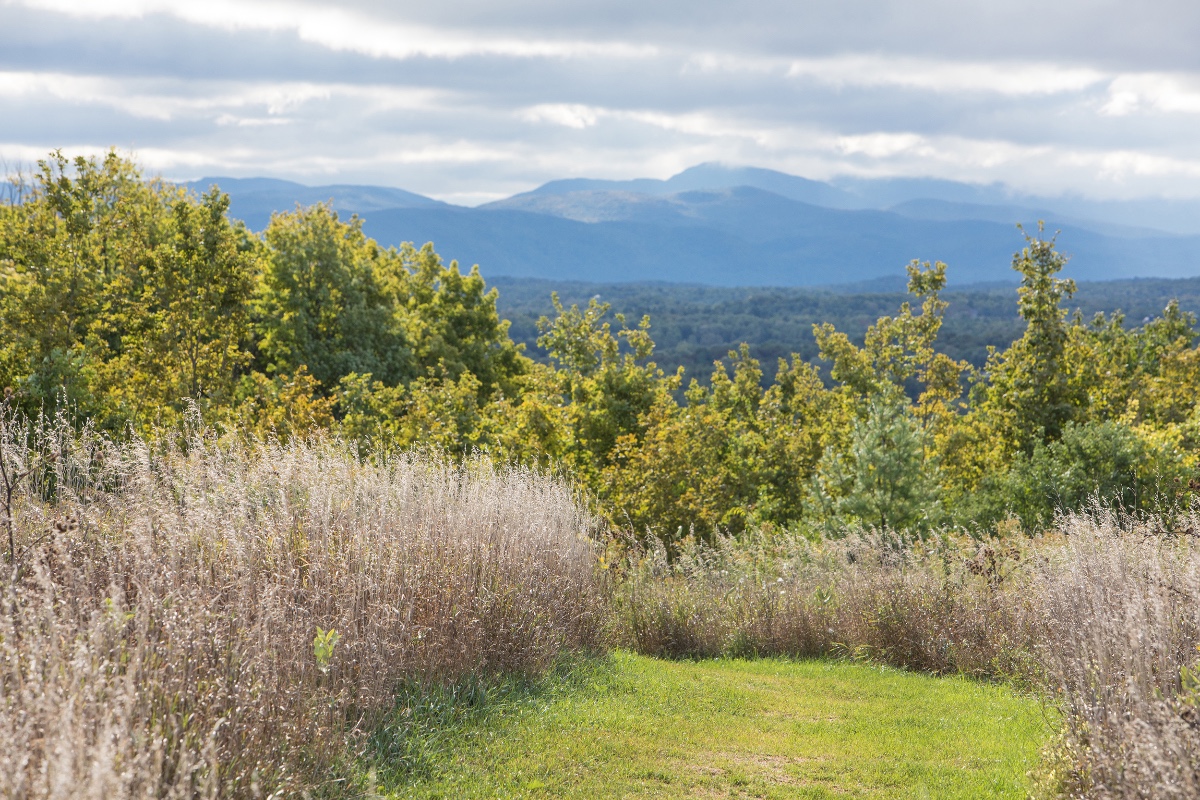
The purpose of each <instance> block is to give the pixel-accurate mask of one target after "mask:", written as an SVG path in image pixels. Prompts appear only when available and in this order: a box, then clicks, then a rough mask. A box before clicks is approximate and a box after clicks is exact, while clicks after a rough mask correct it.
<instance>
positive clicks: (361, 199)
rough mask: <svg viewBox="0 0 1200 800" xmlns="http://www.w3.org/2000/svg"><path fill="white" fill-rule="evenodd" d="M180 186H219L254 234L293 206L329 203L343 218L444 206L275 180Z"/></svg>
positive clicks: (378, 191)
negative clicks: (330, 202)
mask: <svg viewBox="0 0 1200 800" xmlns="http://www.w3.org/2000/svg"><path fill="white" fill-rule="evenodd" d="M182 185H183V186H185V187H187V188H188V189H191V190H193V191H195V192H198V193H202V192H207V191H208V190H209V188H211V187H212V186H213V185H217V186H220V187H221V190H222V191H223V192H226V193H227V194H228V195H229V200H230V207H229V213H230V214H232V215H233V216H234V217H235V218H237V219H240V220H243V221H245V223H246V225H248V226H249V227H250V228H251V229H252V230H256V231H258V230H262V229H263V228H265V227H266V226H267V223H268V222H270V221H271V214H272V213H273V212H276V211H290V210H291V209H293V208H295V207H296V204H297V203H299V204H300V205H302V206H310V205H313V204H315V203H324V202H327V201H329V200H332V201H333V207H334V208H335V209H337V211H338V212H340V213H345V214H347V215H348V214H352V213H357V214H359V215H364V214H367V213H369V212H372V211H379V210H381V209H385V208H419V207H437V206H440V207H447V205H446V204H445V203H442V202H440V201H438V200H434V199H433V198H430V197H425V196H424V195H419V194H414V193H413V192H406V191H404V190H403V189H391V188H387V187H384V186H347V185H341V184H335V185H332V186H305V185H304V184H301V183H293V182H292V181H281V180H277V179H275V178H201V179H200V180H198V181H190V182H188V183H184V184H182Z"/></svg>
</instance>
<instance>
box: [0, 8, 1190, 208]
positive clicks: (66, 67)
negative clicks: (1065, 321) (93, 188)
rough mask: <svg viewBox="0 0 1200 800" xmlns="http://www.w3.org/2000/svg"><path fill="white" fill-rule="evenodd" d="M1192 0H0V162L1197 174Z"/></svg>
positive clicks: (421, 183)
mask: <svg viewBox="0 0 1200 800" xmlns="http://www.w3.org/2000/svg"><path fill="white" fill-rule="evenodd" d="M1198 37H1200V5H1197V4H1195V3H1191V2H1188V3H1184V2H1174V1H1173V0H1162V2H1155V1H1154V0H1147V2H1145V3H1143V4H1142V5H1141V6H1140V7H1139V10H1138V13H1137V14H1136V15H1134V14H1131V13H1130V12H1129V11H1128V10H1127V8H1125V7H1123V5H1122V4H1121V3H1118V2H1116V0H1087V1H1086V2H1085V0H1063V2H1062V3H1056V4H1052V5H1051V6H1047V5H1046V4H1044V3H1035V2H1034V0H1011V2H1007V3H1003V4H1000V3H993V2H983V0H978V2H967V1H964V0H953V1H952V0H927V2H923V3H918V4H914V3H902V2H900V0H812V1H811V2H805V3H799V4H798V3H795V2H791V1H790V0H754V1H753V2H749V3H743V4H739V5H738V6H736V7H734V6H733V5H732V4H729V3H725V2H717V0H691V2H688V3H683V2H682V1H681V0H663V2H661V3H655V4H647V3H644V2H633V0H611V2H607V3H604V4H596V3H584V2H573V1H571V0H511V2H505V3H495V2H494V0H443V1H442V2H439V3H437V4H433V3H413V4H397V3H394V2H387V1H386V0H346V2H342V3H338V4H334V3H332V2H328V0H311V2H283V0H209V2H205V3H196V2H170V1H169V0H89V1H88V2H86V3H85V2H77V0H0V117H2V118H3V119H4V120H5V126H4V130H3V132H2V133H0V136H3V138H4V139H5V140H6V142H5V143H0V157H4V158H7V159H9V160H14V159H23V160H26V161H27V160H29V159H30V158H31V157H32V156H43V155H44V154H45V153H46V152H48V151H49V150H51V149H53V148H56V147H64V148H67V149H71V150H73V151H80V152H87V153H96V152H103V150H104V149H106V148H107V147H108V146H110V145H118V146H122V147H125V148H128V149H131V150H133V151H134V152H135V153H136V154H137V156H138V157H139V158H141V159H143V161H144V162H145V163H146V164H147V165H148V166H150V167H151V168H152V169H154V170H160V171H162V172H164V173H165V174H167V175H168V176H171V177H178V178H194V177H200V174H201V173H202V172H203V173H208V174H229V175H241V176H246V175H275V176H278V177H285V178H292V179H298V180H301V181H305V182H314V181H315V182H329V181H356V182H368V183H386V184H391V185H397V186H402V187H404V188H407V189H410V190H413V191H418V192H422V193H424V194H429V195H432V196H436V197H440V198H443V199H448V200H452V201H455V200H457V201H464V202H477V201H481V200H485V199H493V198H495V197H497V196H503V195H505V194H509V193H512V192H516V191H521V190H526V189H529V188H532V187H533V186H535V185H537V184H539V183H541V182H544V181H546V180H550V179H553V178H559V177H566V176H595V177H610V178H629V177H637V176H647V177H660V178H661V177H667V176H669V175H670V174H672V173H673V172H677V171H678V170H680V169H683V168H685V167H688V166H691V165H692V164H695V163H698V162H700V161H725V162H729V163H743V164H753V165H757V166H764V167H770V168H776V169H781V170H784V171H791V172H795V173H799V174H805V175H808V176H810V177H817V178H825V177H830V176H833V175H837V174H845V173H850V174H860V175H897V176H900V175H910V176H934V177H940V178H949V179H958V180H968V181H988V182H990V181H996V180H999V181H1004V182H1007V183H1010V184H1012V185H1013V186H1016V187H1018V188H1025V189H1037V190H1039V191H1053V192H1059V191H1073V192H1077V193H1081V194H1088V195H1094V196H1117V195H1135V194H1148V193H1170V194H1177V195H1179V194H1183V195H1186V194H1192V195H1200V183H1198V182H1197V177H1198V176H1197V173H1196V167H1195V165H1196V164H1197V163H1200V143H1197V142H1196V141H1195V136H1194V125H1195V115H1196V114H1197V113H1200V51H1197V49H1196V48H1195V47H1194V41H1195V40H1196V38H1198Z"/></svg>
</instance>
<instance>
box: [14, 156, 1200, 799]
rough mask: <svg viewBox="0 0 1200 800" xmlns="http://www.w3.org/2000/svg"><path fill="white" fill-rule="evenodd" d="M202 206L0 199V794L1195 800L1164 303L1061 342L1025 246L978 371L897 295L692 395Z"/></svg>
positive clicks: (1198, 697)
mask: <svg viewBox="0 0 1200 800" xmlns="http://www.w3.org/2000/svg"><path fill="white" fill-rule="evenodd" d="M228 207H229V199H228V197H226V196H225V195H223V194H221V193H220V191H219V190H213V191H210V192H209V193H207V194H205V195H203V196H202V197H196V196H195V195H191V194H188V193H187V192H185V191H183V190H182V189H180V188H179V187H175V186H171V185H170V184H166V183H164V182H161V181H146V180H144V179H143V177H142V175H141V173H140V172H139V171H138V169H137V167H136V165H134V164H132V163H131V162H129V161H127V160H125V159H123V158H122V157H120V156H119V155H118V154H117V153H115V152H114V153H109V154H108V155H107V156H106V157H105V158H104V159H102V160H101V159H91V160H89V159H77V160H75V161H74V162H70V161H68V160H67V159H65V158H64V157H62V156H61V155H60V154H53V155H52V157H51V158H50V159H48V160H47V161H45V162H42V163H40V164H39V167H38V171H37V172H36V173H35V174H34V175H32V176H29V178H28V180H27V181H26V182H24V183H22V182H20V181H18V182H17V183H16V184H14V191H13V193H12V196H11V197H10V198H9V199H8V200H7V201H5V202H3V203H0V333H3V336H2V337H0V385H2V386H4V387H5V389H4V396H3V399H2V400H0V483H2V485H0V503H2V505H0V536H2V537H3V538H2V540H0V551H2V556H0V566H2V568H3V575H2V576H0V608H2V609H3V613H2V614H0V796H3V797H5V798H14V800H16V799H18V798H19V799H20V800H26V799H27V798H28V800H34V799H35V798H36V799H37V800H40V799H41V798H58V797H106V798H107V797H113V798H124V797H129V798H133V797H155V798H216V797H236V798H241V797H247V798H259V797H275V798H281V797H293V796H300V797H305V796H307V797H310V798H317V797H363V796H368V795H371V794H378V793H383V794H391V795H394V796H406V795H415V796H434V795H436V794H438V793H441V794H443V795H444V796H459V795H463V794H466V795H471V794H475V795H478V796H491V795H504V794H510V795H522V796H524V795H533V794H542V795H547V796H554V795H562V794H567V795H569V794H572V793H576V794H578V795H581V796H582V795H585V794H586V795H598V796H603V795H605V794H610V795H618V794H636V793H641V794H647V795H659V796H671V795H672V794H674V795H679V794H689V793H690V794H694V793H700V794H703V793H705V792H707V793H710V794H716V795H718V796H720V795H736V794H751V795H763V796H805V794H808V795H810V796H821V795H822V793H825V794H831V793H832V794H836V793H849V794H851V795H855V794H857V795H859V796H871V795H872V794H875V795H876V796H884V795H886V796H895V795H896V794H897V793H902V792H905V791H909V792H912V793H916V794H914V795H913V796H924V795H923V792H926V791H927V792H928V794H929V796H978V795H980V794H987V793H993V794H997V795H999V796H1013V794H1014V793H1016V794H1017V795H1019V794H1021V793H1023V792H1025V793H1032V794H1036V795H1043V796H1047V797H1071V798H1074V797H1098V798H1135V797H1136V798H1144V797H1154V798H1174V797H1179V798H1185V797H1195V796H1198V795H1200V650H1198V648H1200V542H1198V541H1197V531H1200V513H1198V510H1200V505H1198V503H1200V403H1198V402H1197V395H1196V392H1195V387H1196V386H1197V385H1200V347H1197V341H1198V339H1200V334H1198V331H1197V324H1196V318H1195V316H1194V315H1193V314H1191V313H1190V312H1189V311H1188V310H1187V309H1186V307H1185V306H1184V305H1181V304H1180V303H1179V302H1174V301H1172V302H1168V304H1167V305H1166V307H1165V308H1163V309H1162V310H1161V312H1159V313H1158V314H1157V315H1155V316H1149V315H1148V316H1147V317H1146V318H1145V319H1143V321H1142V322H1141V324H1130V323H1129V322H1128V321H1127V320H1126V318H1125V316H1124V315H1122V314H1121V313H1112V314H1100V315H1097V316H1095V317H1093V318H1092V319H1090V320H1085V319H1084V318H1083V316H1082V315H1081V314H1073V313H1071V312H1070V310H1069V307H1068V303H1069V302H1070V301H1071V298H1072V297H1073V295H1074V292H1075V290H1076V288H1077V287H1076V286H1075V285H1074V283H1073V282H1072V281H1070V280H1067V279H1064V278H1061V277H1058V274H1059V273H1060V272H1061V270H1062V269H1063V267H1064V265H1065V263H1066V258H1065V256H1063V255H1062V254H1061V253H1059V252H1058V251H1057V250H1056V247H1055V242H1054V239H1053V238H1052V237H1051V238H1045V236H1044V235H1043V231H1041V230H1038V231H1037V232H1036V233H1035V232H1029V233H1028V235H1027V236H1026V239H1025V246H1024V247H1023V248H1022V249H1021V251H1020V252H1018V253H1017V254H1016V255H1015V256H1014V258H1013V269H1014V270H1015V272H1016V273H1018V274H1019V275H1020V282H1021V283H1020V286H1019V287H1018V288H1017V291H1016V313H1017V317H1016V319H1017V320H1018V321H1019V327H1020V333H1019V336H1018V337H1017V338H1016V339H1014V340H1013V341H1012V342H1011V343H1010V344H1009V345H1008V346H1007V347H1005V348H1003V349H1001V348H999V347H995V348H991V349H988V350H986V356H985V357H984V358H983V360H982V364H971V363H968V362H967V361H965V360H961V359H962V356H961V355H960V356H954V357H952V356H951V355H948V354H947V353H946V352H944V349H943V348H942V347H941V344H942V343H941V342H940V341H939V338H938V337H939V332H940V331H941V330H942V327H943V322H944V321H945V320H946V315H947V313H948V309H949V308H950V305H951V301H950V300H948V299H947V297H951V295H950V293H946V295H943V290H944V289H945V287H946V282H947V271H948V269H950V268H949V267H947V265H945V264H942V263H933V264H930V263H924V264H921V263H915V262H914V263H912V264H910V265H908V270H907V272H908V290H909V291H908V295H907V299H905V300H903V301H900V302H899V307H898V309H896V310H895V311H894V313H892V314H890V315H889V314H881V315H880V316H878V317H876V318H875V320H874V322H871V323H870V324H869V325H866V327H865V331H863V333H862V335H861V337H858V336H854V337H852V336H851V335H849V334H848V333H847V332H846V331H845V330H839V329H838V327H836V326H835V325H833V324H830V323H828V322H825V323H824V324H819V325H813V326H812V328H811V332H812V337H813V341H814V342H815V343H816V355H817V358H816V359H815V361H813V360H810V359H807V358H806V357H805V356H804V355H803V354H802V353H797V352H793V353H792V354H791V355H790V358H789V359H787V360H785V359H780V361H779V362H778V365H777V369H776V371H775V377H774V379H773V380H771V381H765V380H764V374H765V370H764V368H763V365H762V364H761V363H760V362H759V360H758V359H756V358H755V357H754V355H753V354H752V353H751V350H750V346H749V345H748V344H746V343H742V344H741V345H740V346H739V347H738V349H737V350H736V351H734V352H732V353H729V354H728V361H720V362H717V363H716V364H714V365H713V369H712V372H711V376H710V378H709V379H708V380H707V381H705V382H701V381H699V380H694V379H693V380H691V381H687V380H686V379H687V378H688V377H689V376H688V375H687V374H686V373H685V372H683V371H675V372H673V373H668V372H666V371H665V370H664V369H662V368H661V367H660V366H659V365H658V363H657V362H656V361H655V360H654V357H655V356H654V353H655V346H656V345H655V341H654V339H653V338H652V336H651V333H650V331H651V324H652V323H651V321H650V320H649V319H648V318H643V319H642V320H641V321H640V322H636V323H635V322H633V321H632V320H627V319H626V317H624V316H622V315H621V314H611V313H610V311H611V310H612V309H611V308H610V307H609V306H608V305H606V304H605V303H603V302H601V301H600V300H599V299H596V298H592V299H590V300H589V301H588V302H587V304H586V305H582V304H570V305H564V304H563V303H562V302H561V298H559V297H558V296H552V297H551V299H550V307H551V308H552V309H553V318H551V317H549V316H547V317H544V318H542V319H539V320H538V322H537V328H538V332H539V336H538V338H537V345H538V346H539V347H540V348H541V350H542V351H543V353H544V358H542V359H541V360H536V359H533V358H530V357H529V356H528V355H527V354H526V353H525V352H524V350H523V349H522V346H521V345H520V344H519V343H518V342H516V341H514V340H513V338H512V336H511V335H510V325H509V321H508V320H505V319H503V318H502V317H501V316H500V314H499V312H498V310H497V309H498V306H497V301H498V294H497V292H496V291H495V290H494V289H489V288H488V286H487V285H486V284H485V282H484V280H483V278H482V276H481V275H480V273H479V271H478V270H477V269H472V270H470V271H469V272H466V273H464V272H462V271H460V270H459V268H458V265H457V264H454V263H453V262H452V263H450V264H445V263H443V262H442V260H441V258H440V257H439V256H438V254H437V253H436V252H435V251H434V249H433V246H432V244H426V245H424V246H423V247H420V248H418V247H416V246H414V245H411V244H407V245H404V246H403V247H401V248H399V249H396V248H382V247H380V246H379V245H378V243H376V242H374V241H372V240H371V239H369V238H367V237H366V236H365V234H364V233H363V230H362V222H361V220H357V219H351V220H349V221H346V220H342V219H339V217H338V215H337V214H336V213H335V212H334V211H333V210H332V208H330V207H329V206H327V205H317V206H313V207H310V208H300V209H297V210H295V211H293V212H289V213H285V214H277V215H275V216H274V217H273V218H272V219H271V221H270V223H269V225H268V227H267V229H266V230H265V231H263V232H261V233H255V232H252V231H250V230H248V229H247V228H246V227H245V225H244V224H242V223H240V222H238V221H236V220H232V219H231V218H230V217H229V215H228ZM1158 299H1161V298H1158ZM1151 300H1154V298H1153V297H1152V298H1151ZM1154 301H1155V302H1157V301H1156V300H1154ZM839 302H840V301H839ZM879 302H882V301H880V299H879V298H874V299H872V300H871V301H870V303H876V304H878V303H879ZM956 302H957V301H956ZM1148 302H1150V301H1148ZM870 303H868V304H867V307H868V308H870V309H873V310H872V311H871V313H872V315H874V313H875V312H876V311H877V310H878V309H875V307H874V306H871V305H870ZM835 305H836V304H835ZM1009 322H1012V320H1009ZM1006 324H1009V323H1006ZM817 708H829V709H832V711H830V712H829V716H830V717H832V718H834V719H833V720H832V721H831V720H829V719H827V718H823V719H826V721H827V722H831V727H824V726H817V727H812V726H809V727H806V723H805V720H809V721H811V720H812V719H813V715H814V714H816V715H817V716H818V717H820V713H821V712H817V711H816V710H815V709H817ZM775 712H778V714H781V715H784V717H786V719H787V720H788V721H783V720H784V717H779V718H775V717H772V713H775ZM787 715H791V716H787ZM772 720H775V721H772ZM837 720H840V721H841V722H839V723H838V724H837V725H833V724H832V722H833V721H837ZM935 720H937V721H940V720H945V721H946V723H945V724H944V725H943V724H941V722H937V723H936V724H935ZM721 741H725V744H721V743H720V742H721ZM856 754H857V755H856ZM700 767H702V769H700Z"/></svg>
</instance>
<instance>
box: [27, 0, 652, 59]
mask: <svg viewBox="0 0 1200 800" xmlns="http://www.w3.org/2000/svg"><path fill="white" fill-rule="evenodd" d="M12 4H13V5H18V4H19V5H22V6H24V7H26V8H31V9H36V10H41V11H53V12H56V13H59V14H65V15H68V16H73V17H82V18H85V19H106V18H114V17H115V18H118V19H132V20H136V19H142V18H145V17H147V16H151V15H156V14H159V15H168V16H172V17H176V18H178V19H181V20H183V21H185V22H188V23H191V24H194V25H203V26H207V27H212V28H221V29H224V30H232V31H237V30H265V31H287V32H290V33H294V34H295V35H296V36H297V37H298V38H299V39H300V40H301V41H305V42H312V43H314V44H319V45H321V46H323V47H327V48H329V49H331V50H343V51H350V52H355V53H361V54H364V55H368V56H373V57H376V58H393V59H406V58H413V57H417V56H432V57H438V58H460V57H463V56H472V55H503V56H512V57H518V58H535V57H536V58H545V57H554V58H568V57H573V56H614V57H624V58H628V57H635V56H644V55H652V54H653V48H648V47H637V46H634V45H629V44H626V43H622V42H619V41H618V42H595V41H587V40H563V39H544V38H536V37H534V38H516V37H508V36H494V35H487V34H486V33H481V32H475V33H471V32H466V31H454V30H448V29H439V28H432V27H427V26H421V25H404V24H394V23H388V22H381V21H380V20H379V19H378V18H372V17H370V16H367V15H365V14H362V13H357V12H354V11H351V10H348V9H347V8H345V7H342V6H333V5H329V6H309V5H305V4H300V3H283V2H262V0H205V2H202V3H196V2H190V1H189V0H182V1H181V0H88V1H87V2H86V3H80V2H78V1H77V0H16V2H12Z"/></svg>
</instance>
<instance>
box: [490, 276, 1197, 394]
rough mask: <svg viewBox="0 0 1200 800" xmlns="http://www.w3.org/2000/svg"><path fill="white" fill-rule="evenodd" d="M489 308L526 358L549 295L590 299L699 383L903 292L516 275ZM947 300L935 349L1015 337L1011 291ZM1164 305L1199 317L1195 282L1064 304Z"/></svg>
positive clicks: (872, 313)
mask: <svg viewBox="0 0 1200 800" xmlns="http://www.w3.org/2000/svg"><path fill="white" fill-rule="evenodd" d="M490 283H491V285H493V286H495V287H497V288H498V289H499V291H500V297H499V298H498V300H497V303H496V306H497V310H498V311H499V312H500V315H501V316H502V317H504V318H506V319H509V320H511V321H512V328H511V329H510V334H511V335H512V337H513V339H514V340H515V341H517V342H523V343H524V344H525V346H526V352H527V353H529V354H530V355H531V356H534V357H535V358H544V357H545V353H544V351H542V350H541V349H540V348H538V347H537V338H538V327H537V320H538V318H539V317H541V316H549V317H553V316H554V307H553V305H552V303H551V301H550V294H551V292H557V293H558V295H559V297H560V298H561V300H562V302H563V304H564V305H568V306H569V305H571V304H573V303H578V304H580V305H586V304H587V303H588V301H589V300H590V299H591V298H593V297H599V299H600V300H601V301H602V302H605V303H609V304H610V305H611V306H612V310H613V311H615V312H618V313H624V314H625V315H626V316H627V317H628V318H629V320H630V324H633V323H635V322H637V321H638V320H640V319H641V317H642V316H643V315H645V314H648V315H649V316H650V323H651V328H650V330H651V333H652V335H653V337H654V342H655V351H654V358H655V361H656V362H657V363H658V364H659V365H660V366H662V367H663V368H664V369H667V370H668V371H673V370H674V369H675V368H676V367H678V366H682V367H684V368H685V370H686V374H687V375H688V376H689V377H698V378H700V379H701V380H705V379H706V378H707V376H708V375H709V373H710V372H711V371H712V365H713V362H714V361H716V360H718V359H723V358H725V357H726V356H727V355H728V353H729V351H730V350H736V349H737V348H738V346H739V344H741V343H743V342H745V343H748V344H749V345H750V349H751V352H752V353H753V354H754V356H755V357H756V358H758V359H759V360H760V361H761V362H762V363H763V364H764V365H765V366H766V372H767V373H768V377H769V376H770V375H773V374H774V373H773V370H774V364H775V363H776V362H777V361H778V359H780V358H788V357H789V356H790V354H792V353H799V354H800V355H801V356H802V357H803V358H805V359H806V360H813V359H815V358H816V357H817V343H816V340H815V339H814V338H813V330H812V328H813V325H814V324H820V323H822V322H831V323H833V324H834V325H835V326H836V327H837V329H838V330H841V331H845V332H846V333H848V334H849V335H850V336H851V338H852V339H854V340H855V341H861V340H862V336H863V334H864V333H865V332H866V330H867V327H868V326H870V325H871V324H873V323H874V322H875V321H876V320H877V319H878V318H879V317H881V316H883V315H885V314H894V313H895V311H896V309H897V308H899V306H900V304H901V303H902V302H904V301H905V300H906V299H909V296H908V295H907V294H906V293H905V291H904V287H903V285H902V284H901V283H900V282H899V281H895V282H894V283H896V284H898V285H897V286H895V287H892V286H888V285H887V283H893V282H891V281H889V282H886V283H884V284H883V285H876V286H871V285H857V286H846V287H841V288H836V287H835V288H806V287H773V288H772V287H767V288H760V287H713V286H701V285H697V284H686V285H680V284H668V283H584V282H577V281H553V280H536V279H521V278H503V277H502V278H496V279H493V280H492V281H491V282H490ZM943 297H944V299H945V300H946V301H947V302H948V303H949V306H948V307H947V309H946V316H945V322H944V324H943V327H942V330H941V334H940V336H939V339H938V342H939V348H940V349H941V350H942V351H943V352H944V353H946V355H948V356H950V357H951V358H954V359H958V360H965V361H968V362H970V363H971V364H973V365H974V366H977V367H979V366H982V365H983V363H984V361H985V360H986V359H987V348H988V346H989V345H991V346H995V347H997V348H1003V347H1005V346H1007V345H1008V344H1009V343H1010V342H1012V341H1013V340H1014V339H1017V338H1019V337H1020V336H1021V332H1022V331H1023V330H1024V328H1025V323H1024V321H1023V320H1022V319H1021V317H1020V315H1019V314H1018V313H1017V297H1016V292H1014V291H1013V288H1012V287H1011V286H974V287H964V288H961V289H955V290H950V291H947V292H946V293H945V294H944V295H943ZM1172 299H1177V300H1178V301H1179V305H1180V307H1181V308H1182V309H1183V310H1185V311H1190V312H1193V313H1197V314H1200V278H1186V279H1177V280H1166V279H1141V280H1120V281H1096V282H1085V283H1081V284H1079V291H1078V292H1077V293H1076V294H1075V296H1074V298H1073V299H1072V301H1071V308H1072V309H1073V310H1076V311H1078V312H1079V313H1080V314H1082V315H1083V317H1084V319H1090V318H1091V317H1092V316H1093V315H1094V314H1096V313H1097V312H1105V313H1112V312H1115V311H1120V312H1123V313H1124V314H1125V318H1126V322H1127V324H1130V325H1133V324H1141V323H1142V322H1144V321H1146V320H1147V319H1152V318H1154V317H1157V316H1159V315H1160V314H1162V312H1163V309H1164V308H1165V307H1166V306H1167V303H1169V302H1170V301H1171V300H1172Z"/></svg>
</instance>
